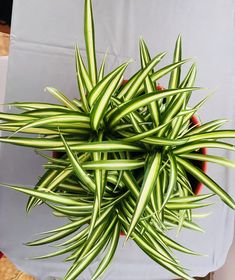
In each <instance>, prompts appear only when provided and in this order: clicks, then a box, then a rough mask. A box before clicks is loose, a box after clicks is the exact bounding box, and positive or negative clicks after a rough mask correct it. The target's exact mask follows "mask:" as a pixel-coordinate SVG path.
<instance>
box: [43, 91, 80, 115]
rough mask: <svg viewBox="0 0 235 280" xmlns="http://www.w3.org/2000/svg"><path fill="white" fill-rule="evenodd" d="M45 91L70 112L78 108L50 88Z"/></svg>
mask: <svg viewBox="0 0 235 280" xmlns="http://www.w3.org/2000/svg"><path fill="white" fill-rule="evenodd" d="M46 90H47V91H48V92H49V93H51V94H52V95H53V96H54V97H55V98H56V99H58V100H59V101H60V102H61V103H62V104H63V105H65V106H66V107H67V108H68V109H70V110H72V111H77V110H78V108H77V106H75V105H74V104H73V103H72V102H71V101H70V100H69V99H68V98H67V97H66V96H65V95H64V94H63V93H62V92H59V91H58V90H57V89H55V88H52V87H46Z"/></svg>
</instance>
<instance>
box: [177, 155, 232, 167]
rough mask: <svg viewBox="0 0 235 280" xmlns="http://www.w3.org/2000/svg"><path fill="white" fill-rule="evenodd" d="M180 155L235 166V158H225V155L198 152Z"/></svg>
mask: <svg viewBox="0 0 235 280" xmlns="http://www.w3.org/2000/svg"><path fill="white" fill-rule="evenodd" d="M180 156H181V157H182V158H186V159H192V160H199V161H208V162H212V163H217V164H220V165H223V166H225V167H232V168H235V161H234V160H229V159H227V158H223V157H219V156H213V155H202V154H197V153H190V154H183V155H180Z"/></svg>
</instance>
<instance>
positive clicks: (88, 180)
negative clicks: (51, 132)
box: [61, 135, 95, 192]
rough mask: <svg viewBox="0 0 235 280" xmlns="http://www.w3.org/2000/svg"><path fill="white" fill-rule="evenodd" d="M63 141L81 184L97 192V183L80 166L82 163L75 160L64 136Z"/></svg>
mask: <svg viewBox="0 0 235 280" xmlns="http://www.w3.org/2000/svg"><path fill="white" fill-rule="evenodd" d="M61 139H62V141H63V143H64V147H65V150H66V153H67V155H68V157H69V159H70V161H71V164H72V166H73V169H74V172H75V173H76V175H77V176H78V178H79V180H81V182H83V183H84V184H85V185H86V186H87V188H88V189H89V190H90V191H91V192H95V183H94V181H93V180H92V179H91V178H90V176H89V175H88V174H87V173H86V172H85V171H84V170H83V168H82V166H81V165H80V163H79V162H78V161H77V159H76V158H75V156H74V154H73V152H72V151H71V149H70V147H69V146H68V144H67V143H66V141H65V139H64V137H63V136H62V135H61Z"/></svg>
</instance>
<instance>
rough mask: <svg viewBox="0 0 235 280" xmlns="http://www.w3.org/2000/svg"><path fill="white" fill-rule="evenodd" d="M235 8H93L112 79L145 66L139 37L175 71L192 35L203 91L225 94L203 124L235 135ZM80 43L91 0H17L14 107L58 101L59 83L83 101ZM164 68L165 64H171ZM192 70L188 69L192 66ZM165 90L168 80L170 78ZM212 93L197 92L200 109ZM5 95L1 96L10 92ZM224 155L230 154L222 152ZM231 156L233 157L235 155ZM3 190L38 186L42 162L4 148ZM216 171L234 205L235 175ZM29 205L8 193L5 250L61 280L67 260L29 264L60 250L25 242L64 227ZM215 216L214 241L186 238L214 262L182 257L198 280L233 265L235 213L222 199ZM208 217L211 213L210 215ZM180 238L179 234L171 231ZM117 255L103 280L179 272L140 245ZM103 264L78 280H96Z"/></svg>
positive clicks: (107, 2) (136, 3) (210, 233)
mask: <svg viewBox="0 0 235 280" xmlns="http://www.w3.org/2000/svg"><path fill="white" fill-rule="evenodd" d="M234 10H235V2H234V1H233V0H226V1H224V0H207V1H204V0H198V1H192V0H174V1H172V0H148V1H144V0H119V1H115V0H99V1H98V0H94V1H93V12H94V18H95V24H96V46H97V56H98V62H99V64H100V61H101V59H102V57H103V54H104V53H105V51H106V49H107V48H109V49H110V56H109V59H108V63H107V71H108V70H111V69H113V68H114V67H115V66H117V65H118V64H120V63H122V62H123V61H126V60H127V59H129V58H130V57H133V58H134V59H135V62H134V63H132V64H131V66H130V67H129V68H128V70H127V72H126V78H128V77H129V76H130V74H131V73H133V71H134V70H136V69H137V68H138V66H139V60H138V38H139V36H140V35H142V36H143V37H144V39H145V40H146V42H147V44H148V45H149V48H150V51H151V53H152V55H154V54H155V53H156V52H162V51H168V52H169V54H168V55H167V57H166V58H165V59H164V63H165V64H167V63H170V62H171V60H172V52H173V47H174V43H175V40H176V38H177V36H178V34H179V33H181V34H182V37H183V46H184V48H183V51H184V57H193V60H196V62H197V65H198V70H199V71H198V78H197V83H196V85H198V86H203V87H206V88H209V89H210V90H214V89H216V92H215V94H214V95H213V96H212V97H211V98H210V99H209V100H208V102H207V104H206V105H205V106H204V107H203V108H202V109H201V110H200V113H201V119H202V120H203V121H208V120H211V119H214V118H228V119H230V120H231V121H230V123H229V124H228V125H227V127H233V128H234V127H235V79H234V75H235V63H234V61H235V60H234V58H235V57H234V56H235V52H234V49H235V48H234V47H235V46H234V45H235V44H234V43H235V41H234V34H235V26H234V22H235V21H234ZM77 42H78V43H79V46H80V48H81V49H82V51H83V54H84V47H85V46H84V41H83V0H31V1H28V0H21V1H19V0H15V2H14V9H13V22H12V34H11V48H10V58H9V73H8V80H7V91H6V97H5V101H6V102H9V101H22V100H25V101H52V100H53V99H52V97H51V96H49V94H48V93H45V92H44V91H43V89H44V88H45V87H46V86H48V85H50V86H54V87H56V88H58V89H59V90H61V91H63V92H64V93H66V94H67V95H68V96H69V97H73V96H75V97H76V96H77V94H78V93H77V88H76V80H75V65H74V45H75V43H77ZM164 63H161V66H162V65H164ZM185 69H188V66H186V67H185ZM161 83H162V84H163V85H164V84H165V83H166V82H165V80H162V81H161ZM206 93H208V90H205V91H204V92H196V93H194V96H193V100H194V104H195V103H196V102H197V101H198V100H200V99H201V98H202V97H204V96H205V94H206ZM1 94H2V93H1ZM220 154H221V155H224V154H225V153H224V152H223V151H220ZM227 156H228V157H232V155H231V154H229V153H227ZM0 162H1V163H0V165H1V168H0V182H7V183H12V184H19V185H25V186H32V185H33V184H34V183H35V182H36V180H37V177H38V176H40V175H41V174H42V168H41V164H42V163H43V160H42V159H39V157H38V156H36V155H35V154H34V152H33V151H30V150H29V149H25V148H20V147H14V146H10V145H1V149H0ZM208 173H209V174H210V175H212V176H213V178H214V179H215V180H216V181H217V182H219V183H220V184H221V185H222V186H223V187H224V188H225V189H226V190H227V191H228V192H229V193H230V194H231V195H232V196H233V197H234V198H235V189H234V181H235V174H234V171H233V170H228V169H225V168H222V167H218V166H215V165H209V169H208ZM26 201H27V198H26V197H25V196H24V195H22V194H19V193H16V192H14V191H11V190H8V189H2V188H0V229H1V230H0V248H1V250H2V251H3V252H5V253H6V254H7V255H8V256H9V257H10V258H11V259H12V260H13V262H14V263H15V264H16V265H17V266H18V267H19V268H20V269H22V270H24V271H28V272H29V273H32V274H34V275H35V276H37V277H38V279H40V280H44V279H47V278H48V277H49V276H56V277H62V276H63V275H64V274H65V272H66V269H67V268H68V267H69V264H68V263H63V262H60V259H61V258H54V259H48V260H43V261H39V260H37V261H32V260H26V259H25V258H27V257H31V256H36V255H41V254H43V253H46V252H48V251H53V250H54V248H52V247H48V246H45V247H33V248H32V247H27V246H25V245H23V244H22V243H23V242H27V241H29V240H33V239H36V238H37V237H38V236H36V235H35V234H36V233H38V232H41V231H45V230H47V229H51V228H54V227H56V226H57V225H61V224H64V223H65V222H66V221H65V220H62V219H61V220H60V219H58V218H54V217H53V216H52V215H51V214H50V210H48V209H47V208H46V207H44V206H42V207H39V208H37V209H34V210H33V211H32V212H31V213H30V214H28V215H27V214H26V213H25V203H26ZM214 201H215V202H216V204H215V205H213V206H211V207H210V209H209V208H208V209H207V211H208V212H212V213H213V214H212V215H211V216H210V217H208V218H205V219H204V220H201V221H199V224H200V225H201V226H202V227H203V228H204V229H205V233H204V234H201V233H196V232H191V231H189V230H185V231H184V232H183V233H182V234H181V235H180V237H179V238H176V240H178V241H179V242H182V244H184V245H186V246H189V247H190V248H192V249H194V250H196V251H198V252H201V253H204V254H206V255H208V256H206V257H205V256H201V257H193V256H186V255H183V254H177V255H178V256H179V259H180V260H181V261H182V263H183V265H184V266H185V267H187V268H189V269H190V271H191V272H190V274H191V275H194V276H195V275H197V276H204V275H206V274H207V273H208V272H210V271H213V270H216V269H217V268H219V267H220V266H221V265H222V264H223V263H224V261H225V258H226V255H227V252H228V249H229V247H230V245H231V241H232V237H233V221H234V220H233V219H234V214H233V213H232V211H230V210H229V209H228V207H227V206H225V205H224V204H222V203H221V202H220V201H219V200H218V199H217V198H215V199H214ZM204 211H205V210H204ZM171 235H172V236H174V235H175V234H174V233H172V234H171ZM122 243H123V242H121V241H120V243H119V248H118V251H117V254H116V256H115V258H114V260H113V263H112V265H111V267H110V268H109V270H108V272H107V273H106V274H105V275H104V277H103V279H108V280H122V279H123V280H124V279H125V280H131V279H133V280H134V279H135V280H144V279H146V280H153V279H154V280H156V279H158V280H166V279H172V278H174V277H173V276H172V274H170V273H169V272H167V271H166V270H164V269H163V268H160V267H159V266H158V265H157V264H155V263H154V262H153V261H152V260H150V259H149V258H148V257H147V256H145V255H144V254H143V253H142V252H141V251H140V249H138V248H137V247H136V246H135V244H134V243H133V242H131V241H130V242H128V243H127V244H126V246H125V247H123V246H122V245H123V244H122ZM96 265H97V262H95V263H94V264H93V265H92V266H90V267H89V268H88V269H87V270H86V271H85V273H83V274H82V276H81V277H80V278H79V279H86V280H88V279H90V278H91V273H92V271H94V268H95V266H96Z"/></svg>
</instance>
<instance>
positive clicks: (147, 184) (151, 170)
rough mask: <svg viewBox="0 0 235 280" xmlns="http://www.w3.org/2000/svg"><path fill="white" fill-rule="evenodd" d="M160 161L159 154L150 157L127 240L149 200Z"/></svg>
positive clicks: (160, 156)
mask: <svg viewBox="0 0 235 280" xmlns="http://www.w3.org/2000/svg"><path fill="white" fill-rule="evenodd" d="M161 160H162V155H161V153H160V152H156V153H154V154H153V155H152V156H150V158H149V161H148V164H147V168H146V171H145V174H144V180H143V183H142V186H141V191H140V194H139V197H138V200H137V203H136V208H135V213H134V215H133V217H132V221H131V224H130V227H129V229H128V233H127V237H126V239H128V238H129V236H130V234H131V233H132V231H133V230H134V228H135V226H136V224H137V223H138V221H139V218H140V216H141V214H142V213H143V211H144V209H145V206H146V204H147V203H148V200H149V198H150V195H151V192H152V190H153V187H154V185H155V183H156V180H157V177H158V174H159V170H160V166H161Z"/></svg>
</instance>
